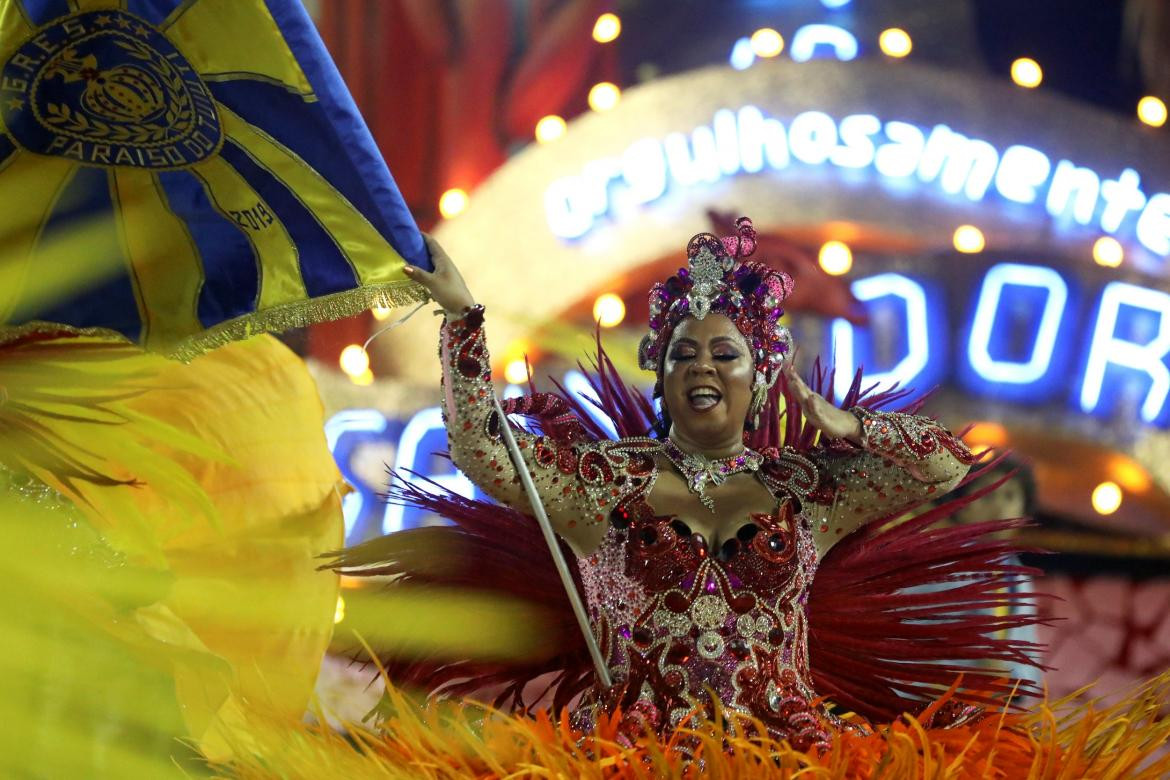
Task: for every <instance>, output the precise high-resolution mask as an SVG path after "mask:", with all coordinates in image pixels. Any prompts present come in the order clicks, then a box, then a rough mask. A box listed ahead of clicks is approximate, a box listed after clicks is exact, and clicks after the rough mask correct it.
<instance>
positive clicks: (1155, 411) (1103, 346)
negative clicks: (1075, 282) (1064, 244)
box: [1080, 282, 1170, 422]
mask: <svg viewBox="0 0 1170 780" xmlns="http://www.w3.org/2000/svg"><path fill="white" fill-rule="evenodd" d="M1127 309H1128V310H1129V311H1126V310H1127ZM1119 331H1120V332H1119ZM1167 355H1170V295H1167V294H1166V293H1164V292H1160V291H1158V290H1149V289H1146V288H1144V287H1138V286H1136V285H1132V284H1128V283H1126V282H1110V283H1109V284H1107V285H1105V289H1104V290H1102V291H1101V303H1100V305H1099V307H1098V309H1097V323H1096V325H1095V327H1094V328H1093V338H1092V341H1091V342H1090V344H1089V357H1088V361H1087V363H1086V365H1085V376H1084V379H1083V381H1082V384H1081V397H1080V401H1081V409H1082V410H1084V411H1085V412H1089V413H1098V412H1105V411H1109V410H1110V409H1112V408H1115V407H1116V406H1117V403H1118V401H1119V400H1121V401H1130V400H1135V401H1136V396H1137V395H1140V390H1137V391H1136V394H1135V388H1136V386H1135V384H1134V383H1133V382H1132V380H1133V379H1135V378H1137V377H1135V376H1134V375H1135V374H1136V375H1138V376H1139V377H1142V379H1143V380H1144V381H1142V384H1144V383H1145V382H1148V384H1149V388H1148V390H1147V391H1146V393H1145V398H1144V399H1142V401H1141V406H1140V409H1139V412H1140V415H1141V419H1143V420H1145V421H1146V422H1154V421H1155V420H1159V419H1160V418H1162V417H1163V416H1164V409H1165V406H1166V396H1167V395H1168V394H1170V369H1168V368H1167V367H1166V358H1167ZM1117 369H1121V370H1120V371H1119V370H1117ZM1142 375H1144V377H1143V376H1142ZM1118 380H1131V381H1118ZM1106 386H1108V387H1109V388H1110V393H1109V401H1110V403H1109V404H1108V408H1106V409H1103V408H1102V395H1103V390H1104V389H1105V388H1106Z"/></svg>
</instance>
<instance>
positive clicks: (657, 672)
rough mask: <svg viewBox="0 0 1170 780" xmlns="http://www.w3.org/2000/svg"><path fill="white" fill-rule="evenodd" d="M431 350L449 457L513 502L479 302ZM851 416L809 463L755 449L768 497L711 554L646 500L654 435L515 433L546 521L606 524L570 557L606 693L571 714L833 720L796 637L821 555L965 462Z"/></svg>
mask: <svg viewBox="0 0 1170 780" xmlns="http://www.w3.org/2000/svg"><path fill="white" fill-rule="evenodd" d="M441 353H442V354H441V357H442V362H443V376H444V397H445V403H444V414H445V419H446V423H447V430H448V435H449V442H450V450H451V456H452V458H453V460H454V461H455V463H456V464H457V465H458V466H459V468H460V469H462V470H463V472H464V473H465V474H467V475H468V477H470V478H471V479H472V480H473V481H474V482H476V483H477V484H478V485H480V486H481V487H482V488H483V489H484V490H485V491H486V492H488V493H489V494H490V495H492V496H493V497H494V498H496V499H497V500H499V501H502V502H504V503H507V504H510V505H514V506H516V507H521V508H526V507H527V499H526V498H525V496H524V494H523V491H522V489H521V487H520V485H519V479H518V478H517V477H516V476H515V475H514V472H513V470H512V468H511V465H510V461H509V459H508V455H507V451H506V450H505V448H504V446H503V444H502V442H501V441H500V437H499V432H498V431H499V420H498V418H497V416H496V414H495V412H494V408H493V405H492V403H491V396H490V394H491V393H492V392H493V391H492V386H491V373H490V364H489V358H488V352H487V348H486V345H485V342H484V334H483V310H482V308H481V307H476V308H474V309H471V310H470V311H469V312H468V313H466V314H465V315H464V316H463V317H461V318H459V319H455V320H453V321H449V322H447V323H445V324H444V326H443V331H442V336H441ZM853 411H854V413H855V414H857V415H858V417H859V418H860V419H861V422H862V429H863V432H864V433H863V443H862V446H861V447H857V446H854V445H851V444H848V443H846V442H835V443H832V444H831V445H830V446H827V447H823V448H821V450H820V452H821V454H820V455H819V456H818V457H816V458H815V459H814V458H810V457H806V456H805V455H802V454H799V453H796V452H794V451H792V450H791V449H789V448H785V449H782V450H769V451H766V452H764V453H762V454H763V455H764V461H763V465H762V466H761V468H760V469H759V470H758V471H757V472H756V477H757V479H758V480H759V481H760V482H761V483H762V484H763V485H764V486H765V487H766V488H767V489H768V491H769V493H770V494H771V495H772V497H773V498H774V499H775V505H774V507H773V508H772V510H771V511H770V512H763V513H753V514H751V515H750V516H749V517H747V518H744V522H743V524H742V525H741V526H739V529H738V532H737V533H736V534H735V537H734V538H732V539H728V540H727V541H726V542H724V543H723V544H722V545H720V547H719V549H718V550H712V549H709V546H708V543H707V540H705V539H704V538H703V537H702V536H701V535H699V534H695V533H692V532H691V529H690V528H689V527H688V526H687V525H686V523H685V522H683V521H682V520H681V519H679V518H677V517H673V516H669V515H662V514H658V513H656V512H655V510H654V508H653V507H652V506H651V504H650V503H649V501H648V497H649V496H650V494H651V491H652V489H653V487H654V483H655V480H656V479H657V477H658V475H659V471H660V468H662V463H663V462H664V461H663V459H662V458H661V457H660V455H661V451H662V444H661V443H660V442H658V441H656V440H653V439H648V438H632V439H622V440H620V441H599V442H587V443H578V444H573V445H563V444H558V443H556V442H555V441H553V440H552V439H551V438H549V437H545V436H536V435H531V434H523V433H518V434H517V442H518V444H519V446H520V448H521V452H522V454H523V456H524V458H525V460H526V461H527V464H528V468H529V471H530V472H531V473H532V476H533V481H534V483H535V484H536V485H537V489H538V491H539V492H540V494H541V498H542V499H543V501H544V503H545V507H546V509H547V511H548V514H549V516H550V519H552V521H553V523H554V525H558V524H559V525H560V526H562V527H564V528H570V529H571V528H575V527H576V526H577V525H578V524H591V525H596V524H601V523H605V524H607V528H606V530H605V532H604V535H603V536H602V537H601V542H600V545H599V546H598V547H597V549H595V550H592V551H590V552H588V553H587V554H585V555H582V556H580V557H579V558H578V561H577V563H578V566H579V568H580V571H581V575H582V581H583V583H584V586H585V599H586V603H587V605H588V608H589V612H590V616H591V622H592V626H593V630H594V633H595V636H596V637H597V640H598V642H599V643H600V645H601V648H602V652H603V655H604V657H605V658H606V660H607V661H608V664H609V668H610V670H611V673H612V675H613V678H614V682H615V688H614V689H613V690H611V691H600V690H594V691H591V692H590V693H587V694H586V695H585V696H584V697H583V699H582V702H581V703H580V704H579V705H578V708H577V711H576V713H575V716H574V717H575V721H576V723H577V725H581V726H584V727H587V726H588V725H589V723H590V722H591V720H592V718H593V716H594V715H595V713H596V710H597V708H598V707H602V706H612V705H613V704H615V703H619V704H620V705H621V707H622V709H623V711H624V712H626V713H630V714H636V715H637V716H638V717H639V718H640V720H641V722H642V724H643V725H645V726H649V727H652V728H655V729H661V728H664V727H666V726H667V725H676V724H677V723H678V721H679V720H680V719H681V718H682V717H683V716H685V715H686V714H687V713H688V712H691V711H692V710H693V709H694V708H695V707H696V706H698V707H709V705H710V700H711V698H710V697H711V693H712V692H713V693H714V694H715V695H716V696H717V697H718V699H719V701H720V702H721V703H722V705H723V706H724V707H725V708H728V709H732V710H738V711H741V712H743V713H746V714H750V715H752V716H754V717H756V718H758V719H760V720H761V721H763V722H764V723H765V724H766V725H767V726H768V728H769V730H770V731H771V732H773V734H774V735H778V736H780V737H782V738H786V739H789V740H790V741H791V742H792V743H793V744H794V746H797V747H800V746H801V745H804V746H806V747H807V746H811V745H814V744H817V743H819V742H823V741H824V740H825V739H826V738H827V731H828V730H829V729H831V728H832V727H833V726H834V725H835V721H834V720H833V719H832V718H831V717H830V716H828V715H827V714H826V712H825V711H824V710H823V709H822V708H821V707H820V706H817V705H815V704H814V703H813V702H814V699H815V698H816V692H815V691H814V690H813V687H812V683H811V676H810V673H809V665H808V643H807V634H808V625H807V620H808V615H807V609H806V607H807V598H808V591H809V586H810V584H811V583H812V578H813V576H814V574H815V572H816V568H817V561H818V559H819V557H820V555H822V554H823V553H824V551H825V550H827V549H828V548H829V546H831V544H832V542H833V541H835V540H836V539H838V538H840V537H841V536H843V535H845V534H847V533H849V532H850V531H852V530H853V529H855V528H857V527H859V526H860V525H862V524H864V523H865V522H867V521H870V520H874V519H877V518H880V517H887V516H890V515H892V514H894V513H896V512H898V511H899V510H900V509H901V508H904V507H907V506H909V505H911V504H913V503H914V502H916V501H919V500H921V499H922V498H923V497H924V496H925V495H927V494H935V493H937V494H939V495H941V494H942V493H943V492H945V491H946V490H949V489H950V488H951V487H953V486H954V484H955V483H956V482H957V481H958V480H959V479H960V478H961V477H962V475H963V474H965V473H966V471H967V469H968V467H969V465H970V464H971V463H972V461H973V458H972V456H971V453H970V451H969V450H968V449H967V448H966V446H965V445H963V443H962V442H961V441H959V440H958V439H956V438H954V437H953V436H951V434H949V433H948V432H947V431H945V430H944V429H943V428H941V427H939V426H938V425H937V424H935V423H934V422H933V421H931V420H929V419H927V418H923V417H916V416H910V415H903V414H896V413H877V412H872V411H869V410H865V409H861V408H858V409H855V410H853ZM667 468H669V466H667Z"/></svg>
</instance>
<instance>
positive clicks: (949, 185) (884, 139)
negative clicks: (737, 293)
mask: <svg viewBox="0 0 1170 780" xmlns="http://www.w3.org/2000/svg"><path fill="white" fill-rule="evenodd" d="M802 29H804V28H802ZM810 40H811V39H810ZM792 48H793V50H794V51H793V54H794V56H796V54H797V53H798V51H797V50H798V47H797V45H796V41H794V42H793V47H792ZM793 161H795V162H796V163H799V164H803V165H809V166H817V165H825V164H831V165H833V166H835V167H840V168H847V169H855V170H868V169H870V168H872V170H873V171H875V172H876V174H877V175H879V176H881V177H884V178H887V179H890V180H891V181H897V182H899V183H902V185H903V186H905V185H907V184H911V183H913V182H915V181H916V182H918V184H919V185H923V186H936V187H938V188H939V189H940V190H941V191H942V192H943V193H945V194H947V195H950V196H956V197H962V198H965V199H966V200H969V201H972V202H976V203H978V202H982V201H983V200H984V199H985V198H986V197H987V195H988V192H989V191H994V194H995V196H997V197H998V198H1001V199H1002V200H1004V201H1009V202H1012V203H1020V204H1024V205H1035V206H1037V207H1039V206H1040V204H1043V208H1044V210H1045V212H1046V213H1047V214H1048V215H1049V216H1050V217H1051V218H1052V220H1053V221H1054V222H1055V223H1057V224H1058V225H1063V224H1067V223H1068V222H1069V221H1071V222H1073V223H1074V224H1076V225H1080V226H1084V227H1087V228H1090V229H1091V228H1094V227H1097V228H1099V229H1100V230H1102V231H1104V232H1107V233H1118V232H1119V231H1120V230H1122V229H1123V228H1126V229H1132V230H1133V231H1134V235H1135V236H1136V238H1137V240H1138V241H1139V242H1140V243H1141V244H1142V245H1143V246H1145V247H1146V248H1147V249H1149V250H1150V251H1151V252H1153V253H1154V254H1156V255H1159V256H1167V255H1170V193H1153V194H1152V195H1149V196H1147V194H1146V193H1145V192H1143V191H1142V189H1141V176H1140V175H1139V174H1138V172H1137V171H1135V170H1134V169H1132V168H1126V169H1124V170H1122V171H1121V172H1120V173H1119V174H1118V175H1117V177H1116V178H1114V179H1105V178H1103V177H1102V176H1101V175H1100V174H1098V173H1097V172H1095V171H1093V170H1090V169H1088V168H1084V167H1080V166H1078V165H1076V164H1075V163H1074V162H1072V161H1070V160H1056V161H1055V162H1054V161H1053V159H1052V158H1050V157H1049V156H1048V155H1046V154H1045V153H1044V152H1043V151H1041V150H1039V149H1036V148H1033V147H1031V146H1025V145H1022V144H1015V145H1012V146H1009V147H1007V148H1006V149H1004V150H1003V152H1002V154H1001V152H1000V151H999V150H998V149H996V147H994V146H992V145H991V144H990V143H988V142H987V141H984V140H982V139H979V138H970V137H967V136H965V135H963V134H962V133H959V132H956V131H955V130H952V129H951V128H950V127H948V126H946V125H943V124H939V125H935V126H934V127H931V128H922V127H918V126H916V125H913V124H910V123H908V122H901V121H883V120H881V119H880V118H879V117H877V116H875V115H873V114H851V115H849V116H846V117H843V118H841V119H840V120H837V119H835V118H834V117H832V116H830V115H828V114H826V113H824V112H821V111H815V110H814V111H803V112H800V113H798V114H797V115H796V116H795V117H793V118H792V119H791V121H789V122H788V123H787V124H785V123H784V122H782V121H780V120H779V119H776V118H774V117H770V116H768V115H767V114H765V113H764V112H763V111H761V110H760V109H759V108H758V107H756V106H752V105H746V106H741V107H739V108H736V109H732V108H724V109H720V110H719V111H717V112H716V113H715V115H714V116H713V117H712V121H711V123H710V124H708V125H701V126H699V127H696V128H694V129H693V130H691V131H690V132H688V133H671V134H669V135H667V136H666V137H664V138H662V139H661V140H659V139H655V138H643V139H640V140H638V141H636V142H635V143H633V144H631V145H630V146H629V147H628V148H627V149H626V150H625V152H623V153H622V154H620V155H618V156H614V157H603V158H600V159H596V160H592V161H590V162H588V163H586V164H585V165H583V166H582V167H581V169H580V171H579V173H577V174H575V175H572V176H565V177H562V178H559V179H556V180H554V181H552V182H551V183H550V184H549V186H548V188H547V190H546V191H545V198H544V200H545V211H546V216H547V219H548V225H549V228H550V229H551V230H552V232H553V233H554V234H555V235H557V236H559V237H561V238H565V239H575V238H580V237H581V236H583V235H585V234H586V233H588V232H589V231H590V230H591V229H592V228H593V227H595V226H596V224H597V222H598V220H599V219H601V218H603V217H605V216H606V215H607V214H608V215H614V214H618V213H622V212H624V211H625V210H626V209H628V208H632V207H640V206H642V205H644V204H647V203H652V202H654V201H655V200H658V199H659V198H661V197H662V196H664V195H665V194H666V192H667V191H668V190H669V189H670V188H671V186H672V185H675V186H682V187H694V186H701V185H705V184H714V183H716V182H718V181H720V180H721V179H723V178H725V177H727V176H733V175H737V174H740V173H747V174H754V173H759V172H762V171H765V170H767V169H770V170H781V169H783V168H786V167H788V166H789V165H790V164H792V162H793Z"/></svg>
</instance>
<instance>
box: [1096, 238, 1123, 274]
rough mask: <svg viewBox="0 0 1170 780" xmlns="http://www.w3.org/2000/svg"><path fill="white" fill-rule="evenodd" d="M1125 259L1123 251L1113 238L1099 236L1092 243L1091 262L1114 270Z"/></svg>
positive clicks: (1119, 243) (1118, 242)
mask: <svg viewBox="0 0 1170 780" xmlns="http://www.w3.org/2000/svg"><path fill="white" fill-rule="evenodd" d="M1124 259H1125V249H1124V248H1123V247H1122V246H1121V242H1120V241H1118V240H1117V239H1116V238H1114V237H1113V236H1101V237H1100V238H1098V239H1097V240H1096V241H1094V242H1093V262H1095V263H1096V264H1097V265H1103V266H1105V267H1106V268H1116V267H1117V266H1119V265H1121V261H1122V260H1124Z"/></svg>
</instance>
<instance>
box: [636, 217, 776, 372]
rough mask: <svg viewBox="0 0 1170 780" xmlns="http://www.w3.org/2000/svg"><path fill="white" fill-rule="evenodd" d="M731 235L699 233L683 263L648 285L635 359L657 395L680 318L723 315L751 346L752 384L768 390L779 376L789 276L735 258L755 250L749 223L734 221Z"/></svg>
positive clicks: (743, 220)
mask: <svg viewBox="0 0 1170 780" xmlns="http://www.w3.org/2000/svg"><path fill="white" fill-rule="evenodd" d="M735 228H736V232H737V235H734V236H728V237H727V238H723V239H720V238H719V237H718V236H715V235H712V234H711V233H700V234H698V235H697V236H695V237H694V238H692V239H691V240H690V242H688V243H687V260H688V267H687V268H680V269H678V273H677V274H675V275H674V276H672V277H670V278H669V279H667V280H666V281H665V282H656V283H655V284H654V286H653V287H651V288H650V332H649V333H648V334H646V336H645V337H643V339H642V344H641V346H640V347H639V350H638V362H639V364H640V365H641V367H642V368H643V369H645V370H647V371H654V372H656V373H657V374H658V383H657V384H656V386H655V394H656V395H661V394H662V355H663V352H664V351H665V350H666V347H667V344H668V343H669V342H670V335H671V333H673V332H674V328H675V326H676V325H678V323H679V322H681V321H682V320H683V318H684V317H687V316H688V315H691V316H694V317H695V318H696V319H700V320H701V319H703V318H704V317H706V316H707V315H708V314H710V313H712V312H716V313H719V314H723V315H724V316H726V317H727V318H728V319H729V320H731V321H732V323H734V324H735V327H736V329H738V330H739V332H740V333H741V334H743V337H744V339H746V340H747V343H748V345H749V346H750V347H751V350H752V359H753V362H754V363H755V369H756V376H755V384H756V385H757V387H760V386H762V387H763V388H765V389H766V388H770V387H771V386H772V385H773V384H775V383H776V379H777V378H778V377H779V376H780V364H781V363H782V362H783V360H784V356H785V355H786V354H788V350H789V346H790V343H791V335H790V334H789V332H788V328H786V327H784V326H783V325H781V324H780V317H781V316H782V315H783V314H784V309H783V308H781V304H782V303H783V302H784V299H785V298H787V297H788V296H789V295H790V294H791V293H792V287H793V282H792V277H791V276H789V275H788V274H786V273H784V272H783V271H777V270H775V269H774V268H769V267H768V266H767V265H765V264H763V263H759V262H738V261H737V259H738V258H743V257H748V256H750V255H751V254H752V252H754V251H755V250H756V231H755V229H754V228H753V227H752V221H751V220H750V219H748V218H747V217H740V218H739V219H737V220H736V221H735Z"/></svg>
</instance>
